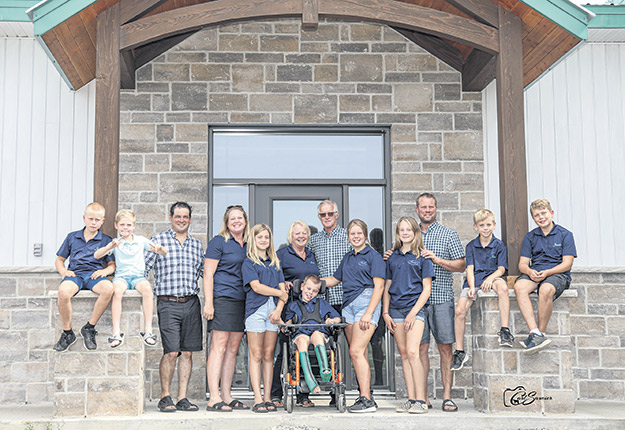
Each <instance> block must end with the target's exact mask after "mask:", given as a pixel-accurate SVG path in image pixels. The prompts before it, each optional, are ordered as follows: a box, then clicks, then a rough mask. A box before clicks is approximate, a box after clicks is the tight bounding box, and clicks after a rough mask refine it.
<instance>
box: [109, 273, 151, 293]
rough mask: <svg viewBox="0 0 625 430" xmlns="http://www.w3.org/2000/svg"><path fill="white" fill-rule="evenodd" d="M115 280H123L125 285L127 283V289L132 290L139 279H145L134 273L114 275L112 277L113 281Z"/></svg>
mask: <svg viewBox="0 0 625 430" xmlns="http://www.w3.org/2000/svg"><path fill="white" fill-rule="evenodd" d="M115 281H124V282H125V283H126V285H128V289H129V290H134V289H135V287H136V286H137V284H138V283H139V282H141V281H147V279H145V277H143V276H134V275H121V276H115V277H114V278H113V282H115Z"/></svg>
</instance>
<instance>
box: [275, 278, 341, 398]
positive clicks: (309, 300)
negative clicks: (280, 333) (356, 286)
mask: <svg viewBox="0 0 625 430" xmlns="http://www.w3.org/2000/svg"><path fill="white" fill-rule="evenodd" d="M299 286H300V282H298V281H295V283H294V285H293V293H294V294H293V295H294V300H293V301H292V302H290V303H289V304H288V306H287V309H286V313H285V319H286V320H287V324H301V325H312V326H311V327H301V326H300V327H298V328H297V330H296V331H295V332H294V333H293V342H294V343H295V345H296V346H297V351H298V354H299V359H300V363H301V365H302V369H303V371H304V380H305V381H306V385H307V386H308V389H309V390H310V392H312V393H319V392H320V391H321V389H320V388H319V385H318V384H317V380H316V379H315V377H314V376H313V373H312V368H311V366H310V360H309V359H308V347H309V346H310V345H314V349H315V355H316V356H317V362H318V363H319V369H320V373H321V380H322V381H323V382H329V381H330V380H331V378H332V371H331V369H330V367H329V366H328V355H327V352H326V347H325V344H326V342H327V340H328V336H329V335H330V332H329V329H328V328H327V327H323V326H322V324H339V323H340V322H341V317H340V315H339V314H338V312H337V311H336V310H335V309H334V308H333V307H332V305H330V303H328V302H327V301H326V300H324V299H323V298H321V297H318V295H319V290H320V289H321V287H322V281H321V279H319V277H318V276H317V275H308V276H307V277H306V278H305V279H304V281H303V282H302V283H301V294H299V295H297V292H298V287H299Z"/></svg>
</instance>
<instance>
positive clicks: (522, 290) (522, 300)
mask: <svg viewBox="0 0 625 430" xmlns="http://www.w3.org/2000/svg"><path fill="white" fill-rule="evenodd" d="M536 286H537V284H536V282H533V281H530V280H529V279H521V280H519V281H516V283H515V284H514V293H515V294H516V299H517V303H518V304H519V310H520V311H521V315H523V319H524V320H525V323H526V324H527V328H528V329H529V331H532V330H534V329H535V328H537V327H538V326H537V325H536V318H535V317H534V308H533V307H532V301H531V300H530V293H531V292H532V291H534V290H535V289H536Z"/></svg>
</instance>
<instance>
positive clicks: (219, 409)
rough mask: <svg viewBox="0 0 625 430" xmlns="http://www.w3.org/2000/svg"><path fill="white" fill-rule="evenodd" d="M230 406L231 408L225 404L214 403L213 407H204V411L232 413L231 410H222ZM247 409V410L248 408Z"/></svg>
mask: <svg viewBox="0 0 625 430" xmlns="http://www.w3.org/2000/svg"><path fill="white" fill-rule="evenodd" d="M227 406H230V407H231V408H232V406H231V405H228V404H227V403H226V402H219V403H215V404H214V405H213V406H211V405H206V410H207V411H214V412H232V409H234V408H232V409H224V407H227ZM248 409H249V408H248Z"/></svg>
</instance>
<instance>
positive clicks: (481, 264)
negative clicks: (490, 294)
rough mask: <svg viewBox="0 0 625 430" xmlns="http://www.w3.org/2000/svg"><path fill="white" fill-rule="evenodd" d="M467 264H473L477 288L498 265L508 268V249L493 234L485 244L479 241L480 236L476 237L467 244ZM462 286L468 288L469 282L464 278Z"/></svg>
mask: <svg viewBox="0 0 625 430" xmlns="http://www.w3.org/2000/svg"><path fill="white" fill-rule="evenodd" d="M466 259H467V266H473V274H474V275H475V288H479V287H480V286H481V285H482V283H483V282H484V279H486V278H487V277H489V276H490V275H491V274H492V273H493V272H494V271H495V270H497V269H498V268H499V267H500V266H502V267H504V268H505V269H506V270H508V249H507V248H506V244H505V243H503V242H502V241H501V240H499V239H497V238H496V237H495V236H494V235H493V237H492V238H491V240H490V242H489V244H488V245H486V246H482V244H481V243H480V237H479V236H478V237H476V238H475V239H473V240H472V241H471V242H469V243H468V244H467V248H466ZM463 288H469V283H468V282H467V280H466V279H465V280H464V286H463Z"/></svg>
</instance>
